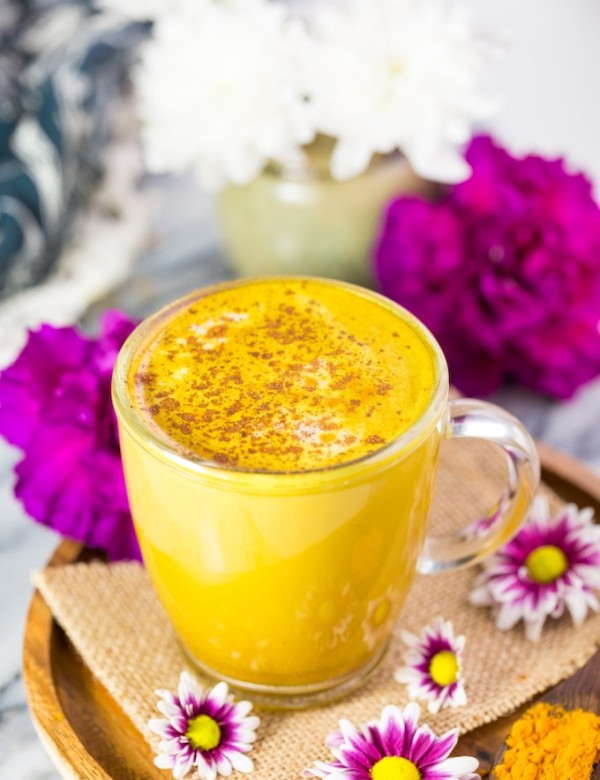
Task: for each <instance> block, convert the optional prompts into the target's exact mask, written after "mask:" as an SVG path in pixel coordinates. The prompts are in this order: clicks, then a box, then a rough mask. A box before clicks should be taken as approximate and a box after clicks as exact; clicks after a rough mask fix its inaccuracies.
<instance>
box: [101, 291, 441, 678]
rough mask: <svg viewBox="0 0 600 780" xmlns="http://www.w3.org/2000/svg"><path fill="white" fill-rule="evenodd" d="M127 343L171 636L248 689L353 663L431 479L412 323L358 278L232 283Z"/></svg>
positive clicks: (147, 516) (425, 396)
mask: <svg viewBox="0 0 600 780" xmlns="http://www.w3.org/2000/svg"><path fill="white" fill-rule="evenodd" d="M125 350H126V351H127V350H129V357H130V359H129V362H128V364H127V371H126V374H125V375H123V376H122V377H121V379H122V380H125V381H126V386H127V398H128V399H129V409H128V410H127V411H126V414H125V413H124V412H123V410H122V409H121V410H120V415H119V416H120V432H121V446H122V452H123V458H124V464H125V472H126V478H127V484H128V492H129V496H130V502H131V507H132V511H133V516H134V520H135V523H136V529H137V533H138V536H139V540H140V544H141V548H142V552H143V556H144V560H145V563H146V565H147V567H148V570H149V573H150V575H151V578H152V580H153V583H154V585H155V588H156V590H157V593H158V595H159V597H160V599H161V601H162V603H163V605H164V607H165V609H166V611H167V613H168V615H169V617H170V618H171V620H172V622H173V625H174V627H175V629H176V631H177V633H178V635H179V636H180V637H181V639H182V642H183V645H184V647H185V648H186V650H187V652H188V653H189V654H190V655H191V656H192V658H193V659H194V660H195V661H196V662H197V663H198V664H199V665H200V666H201V667H203V668H205V669H208V670H210V671H212V672H213V673H215V674H217V675H219V676H220V677H223V678H225V679H230V680H234V681H242V682H244V683H245V684H249V685H250V686H252V685H256V686H258V687H259V688H263V689H269V688H283V689H288V690H303V691H306V690H317V689H319V688H320V687H328V686H330V685H331V684H332V682H334V683H335V682H341V681H343V680H345V679H349V678H351V677H352V676H353V675H354V674H355V673H356V671H357V670H360V669H363V668H367V667H369V666H370V665H371V664H372V663H373V662H374V660H375V659H376V658H378V657H379V655H380V654H381V652H382V651H383V649H384V647H385V644H386V642H387V640H388V639H389V636H390V631H391V626H392V624H393V622H394V621H395V619H396V617H397V615H398V611H399V609H400V606H401V604H402V602H403V600H404V598H405V596H406V593H407V591H408V588H409V587H410V584H411V582H412V580H413V577H414V575H415V571H416V564H417V558H418V556H419V553H420V551H421V548H422V544H423V540H424V535H425V524H426V519H427V515H428V509H429V503H430V497H431V493H432V484H433V479H434V472H435V464H436V460H437V449H438V443H439V433H438V430H437V427H436V424H437V422H438V417H439V414H440V413H441V409H442V407H443V403H444V401H445V392H446V391H445V388H444V386H443V383H442V384H440V372H441V371H442V370H443V369H444V366H443V363H442V362H441V359H440V356H439V353H438V352H436V348H435V347H434V346H432V343H431V342H430V341H429V340H428V336H427V335H426V332H425V331H424V329H422V328H421V326H419V324H418V323H417V322H416V321H415V320H412V319H411V318H410V316H409V315H407V314H405V313H403V312H402V310H400V309H398V307H396V306H394V305H393V304H391V303H388V302H386V301H385V300H384V299H382V298H379V296H375V295H374V294H371V293H367V292H364V291H361V290H360V289H359V288H352V287H350V286H345V285H341V284H339V283H336V282H334V283H331V282H325V281H321V280H316V279H315V280H307V279H304V280H292V279H279V280H261V281H246V282H242V283H238V284H237V285H234V286H221V287H217V288H213V289H212V290H211V291H209V294H204V293H203V292H202V291H200V292H199V293H197V294H195V295H192V296H190V297H188V298H187V299H184V300H183V301H181V302H179V303H178V304H175V305H174V306H173V307H171V308H170V309H168V310H166V311H165V312H163V313H162V314H159V315H158V317H157V318H156V321H155V322H152V320H151V321H150V325H146V326H145V327H144V326H142V329H141V330H140V332H139V333H136V334H134V336H133V344H132V345H129V344H128V345H127V346H126V348H125ZM117 380H118V377H117V379H116V380H115V382H116V381H117ZM436 398H437V402H436V403H434V401H435V399H436ZM117 401H118V399H117ZM432 405H433V406H434V407H435V409H434V414H431V409H430V407H431V406H432ZM117 409H118V410H119V403H117ZM428 410H429V411H428ZM426 411H428V419H426V420H424V419H423V418H424V416H425V412H426ZM126 417H127V419H126Z"/></svg>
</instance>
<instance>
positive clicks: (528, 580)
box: [470, 496, 600, 642]
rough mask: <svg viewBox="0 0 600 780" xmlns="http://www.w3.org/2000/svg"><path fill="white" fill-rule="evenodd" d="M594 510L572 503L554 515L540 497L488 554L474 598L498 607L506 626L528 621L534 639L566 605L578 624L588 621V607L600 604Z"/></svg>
mask: <svg viewBox="0 0 600 780" xmlns="http://www.w3.org/2000/svg"><path fill="white" fill-rule="evenodd" d="M593 514H594V513H593V510H592V509H582V510H581V511H579V510H578V509H577V507H576V506H575V505H574V504H569V505H568V506H566V507H564V508H563V509H562V510H561V511H560V512H559V513H558V515H557V516H556V517H555V518H552V517H551V516H550V512H549V509H548V502H547V501H546V499H545V498H544V497H543V496H538V497H537V498H536V500H535V502H534V504H533V508H532V510H531V513H530V515H529V517H528V520H527V522H526V524H525V525H524V526H523V527H522V528H521V530H520V531H519V532H518V533H517V535H516V536H515V537H514V538H513V539H512V541H510V542H509V543H508V544H507V545H505V546H504V547H503V548H502V549H501V550H500V551H499V552H497V553H495V554H494V555H492V556H490V557H489V558H488V559H486V561H485V563H484V570H483V572H482V573H481V574H480V575H479V576H478V577H477V579H476V581H475V587H474V589H473V591H472V592H471V596H470V600H471V603H472V604H475V605H476V606H483V607H492V608H493V610H494V612H495V617H496V625H497V626H498V628H499V629H501V630H502V631H507V630H508V629H510V628H512V627H513V626H514V625H516V624H517V623H518V622H519V620H523V621H524V623H525V632H526V635H527V638H528V639H530V640H531V641H533V642H536V641H537V640H539V638H540V636H541V633H542V628H543V625H544V623H545V621H546V618H547V617H551V618H559V617H561V616H562V615H563V613H564V611H565V608H566V609H568V611H569V612H570V613H571V617H572V619H573V622H574V623H575V625H579V624H580V623H582V622H583V621H584V620H585V617H586V615H587V612H588V609H592V610H594V611H598V610H599V609H600V603H599V602H598V599H597V597H596V593H595V591H597V590H599V589H600V526H597V525H595V524H594V523H593Z"/></svg>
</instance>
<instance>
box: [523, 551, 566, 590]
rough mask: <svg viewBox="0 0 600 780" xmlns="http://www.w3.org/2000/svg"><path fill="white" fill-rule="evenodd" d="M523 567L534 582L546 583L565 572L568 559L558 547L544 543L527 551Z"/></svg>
mask: <svg viewBox="0 0 600 780" xmlns="http://www.w3.org/2000/svg"><path fill="white" fill-rule="evenodd" d="M525 568H526V569H527V573H528V574H529V576H530V578H531V579H532V580H534V582H539V583H541V584H542V585H546V584H547V583H549V582H554V580H557V579H558V578H559V577H560V576H561V574H564V573H565V572H566V570H567V569H568V568H569V561H568V560H567V556H566V555H565V554H564V552H563V551H562V550H561V549H560V547H555V546H554V545H553V544H545V545H543V546H542V547H536V549H535V550H533V551H532V552H530V553H529V555H528V556H527V558H526V560H525Z"/></svg>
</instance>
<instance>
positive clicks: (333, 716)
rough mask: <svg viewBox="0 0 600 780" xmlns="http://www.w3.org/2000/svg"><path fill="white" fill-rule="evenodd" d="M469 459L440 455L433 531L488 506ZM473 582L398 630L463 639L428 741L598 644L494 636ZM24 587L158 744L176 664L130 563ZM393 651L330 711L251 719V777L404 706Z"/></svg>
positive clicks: (487, 476) (425, 596) (574, 636)
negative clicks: (160, 698)
mask: <svg viewBox="0 0 600 780" xmlns="http://www.w3.org/2000/svg"><path fill="white" fill-rule="evenodd" d="M473 451H474V450H473V448H472V447H471V448H470V450H469V452H470V453H471V455H470V456H467V455H466V451H465V450H464V448H460V447H457V446H456V445H454V444H453V445H452V446H451V447H448V448H446V453H445V457H444V459H443V466H442V469H441V473H440V479H439V481H438V488H437V495H436V501H435V509H434V525H437V526H441V525H443V526H446V527H448V526H450V525H455V524H459V525H460V524H464V522H465V517H469V516H470V517H473V516H474V515H473V513H474V511H475V512H477V511H481V509H482V508H483V507H484V506H485V505H489V503H490V498H492V497H493V496H494V495H497V493H498V476H497V462H496V461H494V460H493V458H491V457H490V456H489V455H488V452H487V450H482V449H480V450H478V451H477V452H476V457H475V458H473V457H472V453H473ZM542 489H543V490H546V491H547V489H546V488H544V487H543V488H542ZM547 492H548V493H549V491H547ZM549 495H550V494H549ZM550 499H551V503H552V504H553V506H554V507H555V508H557V507H558V505H559V503H560V502H559V500H558V498H557V497H556V496H554V495H550ZM475 505H479V508H478V509H474V506H475ZM475 574H476V572H475V570H474V569H466V570H461V571H456V572H451V573H447V574H437V575H429V576H423V577H420V578H418V579H417V581H416V583H415V585H414V586H413V589H412V591H411V594H410V596H409V599H408V601H407V603H406V605H405V607H404V609H403V612H402V615H401V618H400V621H399V625H402V627H404V628H407V629H408V630H411V631H413V632H416V633H418V632H419V631H420V630H421V628H422V627H423V626H424V625H425V624H426V623H428V622H430V621H431V620H432V619H433V618H434V617H436V616H437V615H441V616H443V617H444V618H446V619H450V620H452V621H453V623H454V627H455V631H456V632H457V633H459V634H464V635H465V636H466V648H465V652H464V679H465V686H466V691H467V695H468V703H467V705H466V706H464V707H462V708H460V709H451V710H443V711H442V712H441V713H439V714H438V715H436V716H430V715H428V714H424V715H423V716H422V717H423V719H424V720H426V721H427V722H428V723H429V724H430V725H431V726H432V728H433V729H434V730H436V731H438V732H441V731H443V730H446V729H448V728H453V727H458V728H459V729H460V731H461V732H466V731H469V730H471V729H473V728H474V727H476V726H479V725H481V724H483V723H486V722H489V721H492V720H494V719H496V718H497V717H499V716H502V715H505V714H507V713H509V712H511V711H512V710H513V709H514V708H516V707H517V706H518V705H520V704H522V703H524V702H525V701H527V700H528V699H530V698H531V697H532V696H534V695H535V694H536V693H539V692H540V691H542V690H544V689H546V688H548V687H549V686H551V685H554V684H556V683H557V682H559V681H560V680H561V679H563V678H565V677H567V676H568V675H569V674H571V673H572V672H573V671H575V670H576V669H577V668H578V667H580V666H581V665H583V664H584V663H585V661H587V660H588V659H589V658H590V657H591V655H592V654H593V653H594V651H595V649H596V646H597V644H599V643H600V615H593V616H591V617H589V618H588V620H587V621H586V622H585V623H584V624H583V625H582V626H581V627H579V628H577V629H575V628H573V626H572V624H571V621H570V619H569V618H568V617H564V618H562V619H561V620H558V621H550V622H549V623H547V625H546V627H545V629H544V633H543V637H542V641H541V642H540V643H539V644H532V643H530V642H528V641H527V640H526V639H525V637H524V633H523V631H522V628H521V627H518V628H516V629H513V630H512V631H510V632H507V633H501V632H499V631H498V630H496V628H495V627H494V623H493V622H492V620H491V618H490V615H489V613H488V612H487V611H486V610H483V609H480V608H475V607H472V606H470V605H469V603H468V600H467V596H468V592H469V590H470V588H471V586H472V583H473V578H474V576H475ZM35 583H36V585H37V587H38V588H39V589H40V591H41V593H42V594H43V596H44V598H45V599H46V601H47V603H48V604H49V606H50V608H51V610H52V612H53V613H54V615H55V617H56V619H57V620H58V621H59V623H60V624H61V625H62V627H63V628H64V630H65V631H66V633H67V635H68V636H69V637H70V639H71V641H72V642H73V644H74V646H75V647H76V648H77V650H78V651H79V653H80V654H81V656H82V658H83V660H84V662H85V663H86V664H87V665H88V666H89V668H90V669H91V670H92V672H93V673H94V674H95V675H96V676H97V677H98V679H99V680H100V681H101V682H102V683H103V684H104V686H105V687H106V688H107V689H108V691H109V692H110V693H111V694H112V696H113V697H114V698H115V699H116V701H117V702H118V703H119V704H120V705H121V706H122V708H123V710H124V711H125V712H126V713H127V715H128V716H129V717H130V718H131V720H132V721H133V722H134V724H135V725H136V726H137V728H138V729H139V730H140V732H141V733H142V734H143V735H144V737H145V738H146V739H147V740H148V741H149V742H150V743H151V744H153V745H156V744H157V742H158V739H157V738H156V736H155V735H153V734H152V733H151V732H150V731H149V730H148V727H147V722H148V720H149V719H150V718H152V717H157V716H159V713H158V711H157V710H156V697H155V695H154V691H155V690H156V689H158V688H169V689H175V688H176V686H177V682H178V679H179V675H180V672H181V671H182V670H183V669H184V668H185V667H186V662H185V660H184V658H183V656H182V654H181V652H180V650H179V647H178V645H177V642H176V640H175V637H174V635H173V632H172V630H171V628H170V625H169V622H168V620H167V618H166V616H165V615H164V613H163V611H162V608H161V607H160V605H159V604H158V602H157V600H156V598H155V597H154V594H153V591H152V588H151V586H150V583H149V581H148V578H147V576H146V573H145V571H144V569H143V568H142V567H141V566H138V565H136V564H131V563H126V564H117V565H115V564H113V565H104V564H100V563H92V564H77V565H71V566H67V567H64V568H59V569H48V570H46V571H44V572H42V573H40V574H38V575H36V577H35ZM403 650H404V645H403V642H402V640H401V639H400V637H399V635H396V636H395V637H394V639H393V640H392V644H391V647H390V650H389V652H388V654H387V656H386V658H385V660H384V661H383V663H382V664H381V665H380V666H379V667H378V669H377V671H376V672H375V673H374V674H373V676H372V677H371V678H370V680H369V682H368V683H367V684H366V686H365V687H363V688H362V689H361V690H360V691H359V692H358V693H355V694H353V695H352V696H350V697H348V698H346V699H343V700H341V701H339V702H337V703H335V704H332V705H329V706H326V707H321V708H315V709H312V710H305V711H300V712H292V713H273V712H264V711H263V712H261V713H260V715H261V726H260V728H259V741H258V742H257V743H256V746H255V749H254V751H253V752H252V754H251V755H252V758H253V759H254V761H255V767H256V770H255V772H254V775H253V777H255V778H256V780H284V778H285V779H286V780H287V778H295V777H299V776H300V773H301V771H302V769H303V768H304V767H306V766H309V765H310V764H311V763H312V762H313V760H315V759H319V758H320V759H323V760H326V759H327V757H328V755H329V752H328V750H327V749H326V748H325V747H324V739H325V737H326V735H327V734H329V733H330V732H331V731H333V730H335V729H336V727H337V724H338V721H339V719H340V718H342V717H344V718H348V719H350V720H352V721H354V722H355V723H356V724H359V723H363V722H365V721H367V720H370V719H372V718H375V717H378V715H379V713H380V711H381V709H382V708H383V706H384V705H386V704H390V703H393V704H397V705H403V704H404V703H405V702H406V701H407V696H406V691H405V688H404V686H402V685H399V684H398V683H396V682H395V681H394V679H393V672H394V670H395V669H396V667H397V666H399V665H402V654H403ZM166 776H167V775H166ZM190 776H191V775H190ZM239 777H242V775H239Z"/></svg>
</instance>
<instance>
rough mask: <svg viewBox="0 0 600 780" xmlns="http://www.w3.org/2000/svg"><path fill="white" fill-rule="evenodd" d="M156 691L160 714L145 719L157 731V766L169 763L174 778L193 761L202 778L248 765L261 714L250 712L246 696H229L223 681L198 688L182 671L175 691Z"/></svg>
mask: <svg viewBox="0 0 600 780" xmlns="http://www.w3.org/2000/svg"><path fill="white" fill-rule="evenodd" d="M156 693H157V695H158V697H159V699H160V700H159V702H158V709H159V710H160V711H161V713H162V714H163V715H164V716H165V717H164V718H153V719H152V720H151V721H150V722H149V724H148V725H149V727H150V729H151V730H152V731H153V732H154V733H155V734H158V735H159V736H160V737H162V741H161V743H160V745H159V754H158V756H157V757H156V758H155V759H154V764H155V765H156V766H157V767H159V768H160V769H171V770H172V771H173V777H175V778H181V777H185V775H187V773H188V772H189V771H190V770H191V769H192V767H196V769H197V771H198V775H199V776H200V777H201V778H202V780H216V777H217V776H218V775H221V776H222V777H229V775H231V773H232V772H233V770H237V771H238V772H244V773H249V772H252V771H253V769H254V765H253V762H252V760H251V759H250V758H249V757H248V756H247V755H246V753H248V752H249V751H250V750H252V747H253V744H254V741H255V740H256V733H255V732H256V729H257V727H258V725H259V723H260V720H259V718H257V717H256V716H254V715H250V714H249V713H250V711H251V710H252V705H251V704H250V702H247V701H240V702H234V701H233V699H232V698H231V696H229V691H228V687H227V685H226V683H224V682H220V683H217V685H215V686H214V688H211V689H209V690H203V689H202V688H201V687H200V685H198V683H197V682H196V680H194V678H193V677H192V676H191V675H190V674H188V673H187V672H182V674H181V677H180V680H179V687H178V689H177V692H176V693H171V692H170V691H166V690H161V691H157V692H156Z"/></svg>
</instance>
